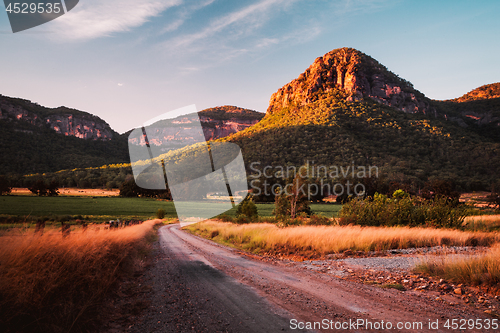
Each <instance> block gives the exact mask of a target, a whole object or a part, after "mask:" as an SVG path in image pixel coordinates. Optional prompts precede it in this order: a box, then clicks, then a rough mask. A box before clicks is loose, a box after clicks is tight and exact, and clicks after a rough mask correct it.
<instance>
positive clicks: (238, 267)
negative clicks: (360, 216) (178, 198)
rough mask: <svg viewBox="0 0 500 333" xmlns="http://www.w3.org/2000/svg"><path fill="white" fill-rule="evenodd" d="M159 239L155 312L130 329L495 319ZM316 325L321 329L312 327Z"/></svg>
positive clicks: (378, 325)
mask: <svg viewBox="0 0 500 333" xmlns="http://www.w3.org/2000/svg"><path fill="white" fill-rule="evenodd" d="M159 234H160V242H159V244H160V249H159V250H158V253H157V261H156V262H155V264H154V265H153V268H152V273H151V277H150V279H151V280H150V281H149V283H150V284H151V286H152V290H151V292H150V295H151V296H150V297H151V307H150V309H149V310H148V311H147V314H146V315H145V316H144V317H143V318H142V319H141V322H140V323H138V324H136V325H134V326H133V327H131V328H130V329H129V331H131V332H282V331H293V332H297V331H299V332H300V331H304V330H300V329H299V328H302V327H304V328H308V327H312V328H313V329H311V330H310V331H325V332H335V331H339V332H340V331H344V332H369V331H374V332H459V331H460V330H456V329H455V330H453V329H451V328H450V329H447V328H445V326H444V325H445V324H446V321H447V320H448V319H449V320H450V321H449V324H451V323H452V321H451V320H453V319H457V320H458V321H456V322H457V323H459V324H460V320H461V319H466V320H469V319H474V320H475V321H476V320H477V319H480V320H481V322H482V321H483V320H486V319H488V320H490V321H491V320H492V319H491V317H488V316H487V315H485V314H484V313H481V312H479V311H477V310H474V309H472V308H470V307H467V306H462V305H455V306H451V305H448V304H442V303H439V302H437V301H433V300H429V299H428V298H426V297H424V296H422V294H421V293H419V292H414V291H410V292H401V291H398V290H394V289H382V288H379V287H375V286H370V285H364V284H359V283H355V282H350V281H346V280H343V279H340V278H338V277H335V276H333V275H332V274H327V273H321V272H317V271H311V270H307V269H304V268H303V266H300V265H296V264H294V263H290V262H283V261H279V260H264V259H263V258H261V257H257V256H251V255H248V254H245V253H241V252H240V251H238V250H234V249H231V248H227V247H224V246H221V245H218V244H215V243H213V242H210V241H207V240H205V239H201V238H199V237H196V236H193V235H191V234H188V233H187V232H184V231H182V230H180V229H179V225H168V226H165V227H162V228H160V229H159ZM314 322H321V325H318V324H316V327H314ZM463 322H464V321H462V323H463ZM430 323H431V327H429V325H430ZM475 323H476V324H474V325H473V327H474V328H473V329H469V327H468V326H464V327H466V330H464V332H465V331H467V332H487V331H491V332H493V331H495V330H485V329H484V327H483V329H478V325H477V321H476V322H475ZM308 325H310V326H308ZM436 325H437V327H436ZM370 328H371V329H370ZM398 328H400V329H398Z"/></svg>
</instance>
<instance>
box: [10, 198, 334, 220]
mask: <svg viewBox="0 0 500 333" xmlns="http://www.w3.org/2000/svg"><path fill="white" fill-rule="evenodd" d="M201 206H203V204H201ZM201 206H200V208H201ZM160 208H162V209H164V210H165V213H166V217H176V212H175V208H174V204H173V203H172V202H166V201H159V200H155V199H147V198H121V197H69V196H59V197H35V196H1V197H0V215H3V216H18V217H26V216H30V217H42V216H46V217H54V216H65V215H69V216H79V215H81V216H82V217H83V218H85V219H90V220H92V219H93V220H106V219H116V218H121V219H132V218H135V219H149V218H151V217H155V216H156V211H157V210H158V209H160ZM311 208H312V210H313V212H314V213H316V214H322V215H324V216H327V217H332V216H337V214H338V212H339V210H340V208H341V206H340V205H333V204H312V205H311ZM257 209H258V211H259V215H260V216H272V211H273V209H274V204H272V203H271V204H257ZM235 212H236V209H231V210H230V211H228V212H227V213H226V214H228V215H231V216H234V215H235Z"/></svg>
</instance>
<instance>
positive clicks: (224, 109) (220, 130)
mask: <svg viewBox="0 0 500 333" xmlns="http://www.w3.org/2000/svg"><path fill="white" fill-rule="evenodd" d="M263 117H264V113H261V112H257V111H253V110H249V109H243V108H240V107H237V106H231V105H225V106H217V107H213V108H208V109H205V110H202V111H200V112H197V113H191V114H187V115H182V116H179V117H176V118H175V119H169V120H160V121H158V122H156V123H154V124H152V125H149V126H147V127H146V128H147V131H148V133H150V134H153V135H154V136H152V137H150V138H149V144H152V145H157V146H161V145H164V144H165V142H167V141H168V142H169V145H170V146H172V147H175V146H176V145H178V146H179V147H184V146H187V145H190V144H194V143H196V142H198V141H197V139H196V138H198V135H197V134H198V133H196V128H193V126H192V124H193V123H201V127H202V130H203V134H204V137H205V140H206V141H209V140H217V139H220V138H223V137H226V136H228V135H231V134H234V133H237V132H239V131H242V130H244V129H246V128H248V127H250V126H253V125H255V124H256V123H258V122H259V121H260V120H261V119H262V118H263ZM128 142H129V143H131V144H135V145H145V144H146V142H145V140H144V137H143V135H140V134H139V135H136V136H129V138H128Z"/></svg>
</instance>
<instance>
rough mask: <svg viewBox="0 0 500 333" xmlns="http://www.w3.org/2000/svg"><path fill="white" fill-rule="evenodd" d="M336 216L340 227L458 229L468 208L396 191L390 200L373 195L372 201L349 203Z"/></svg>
mask: <svg viewBox="0 0 500 333" xmlns="http://www.w3.org/2000/svg"><path fill="white" fill-rule="evenodd" d="M339 215H340V219H339V224H341V225H347V224H358V225H366V226H398V225H407V226H428V227H445V228H461V227H462V224H463V222H464V219H465V217H466V216H467V215H468V209H467V207H466V206H458V207H457V206H455V205H454V204H453V203H452V202H450V201H449V200H448V199H447V198H446V197H436V198H434V199H431V200H425V199H422V198H412V197H410V196H409V195H407V194H406V193H404V192H403V191H396V192H394V194H393V198H388V197H387V196H386V195H382V194H378V193H375V195H374V196H373V198H371V197H368V198H365V199H360V198H357V199H354V200H351V201H350V202H348V203H346V204H345V205H344V206H342V209H341V210H340V214H339Z"/></svg>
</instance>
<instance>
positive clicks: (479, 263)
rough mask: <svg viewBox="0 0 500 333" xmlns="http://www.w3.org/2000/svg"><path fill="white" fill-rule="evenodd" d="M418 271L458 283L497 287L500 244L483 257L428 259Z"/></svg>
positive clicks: (499, 273) (499, 276)
mask: <svg viewBox="0 0 500 333" xmlns="http://www.w3.org/2000/svg"><path fill="white" fill-rule="evenodd" d="M416 271H418V272H423V273H428V274H431V275H437V276H440V277H442V278H444V279H446V280H449V281H452V282H457V283H470V284H474V285H481V284H484V285H491V286H495V285H498V284H499V283H500V244H496V245H495V246H493V247H492V248H491V249H490V250H489V251H488V252H486V253H484V254H482V255H475V256H467V257H458V258H457V257H456V256H446V257H439V258H430V259H426V260H425V261H423V262H421V263H420V264H419V265H418V266H417V268H416Z"/></svg>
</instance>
